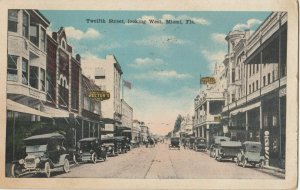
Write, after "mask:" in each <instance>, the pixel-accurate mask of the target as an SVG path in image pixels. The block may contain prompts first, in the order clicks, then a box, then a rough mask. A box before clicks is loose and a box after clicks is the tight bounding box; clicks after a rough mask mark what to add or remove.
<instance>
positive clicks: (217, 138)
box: [209, 136, 230, 158]
mask: <svg viewBox="0 0 300 190" xmlns="http://www.w3.org/2000/svg"><path fill="white" fill-rule="evenodd" d="M224 141H230V138H229V137H225V136H214V137H213V141H212V144H211V145H210V148H209V156H210V157H212V158H215V157H216V150H217V149H218V147H219V146H220V144H221V142H224Z"/></svg>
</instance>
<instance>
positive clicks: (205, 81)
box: [200, 77, 216, 84]
mask: <svg viewBox="0 0 300 190" xmlns="http://www.w3.org/2000/svg"><path fill="white" fill-rule="evenodd" d="M215 83H216V79H215V78H214V77H202V78H201V79H200V84H215Z"/></svg>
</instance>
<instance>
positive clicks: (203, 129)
mask: <svg viewBox="0 0 300 190" xmlns="http://www.w3.org/2000/svg"><path fill="white" fill-rule="evenodd" d="M204 133H205V126H204V127H202V135H203V137H204V136H205V135H204Z"/></svg>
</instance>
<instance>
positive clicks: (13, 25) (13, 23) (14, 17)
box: [8, 9, 19, 32]
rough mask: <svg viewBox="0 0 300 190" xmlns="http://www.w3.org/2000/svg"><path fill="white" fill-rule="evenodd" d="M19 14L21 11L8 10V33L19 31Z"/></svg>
mask: <svg viewBox="0 0 300 190" xmlns="http://www.w3.org/2000/svg"><path fill="white" fill-rule="evenodd" d="M18 12H19V10H14V9H10V10H8V31H10V32H17V31H18Z"/></svg>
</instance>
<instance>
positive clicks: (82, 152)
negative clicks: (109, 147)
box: [78, 137, 106, 164]
mask: <svg viewBox="0 0 300 190" xmlns="http://www.w3.org/2000/svg"><path fill="white" fill-rule="evenodd" d="M98 159H102V160H103V161H105V160H106V147H105V146H102V143H101V141H100V139H98V138H96V137H89V138H84V139H81V140H79V158H78V160H79V161H82V162H89V161H90V162H93V163H94V164H95V163H97V161H98Z"/></svg>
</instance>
